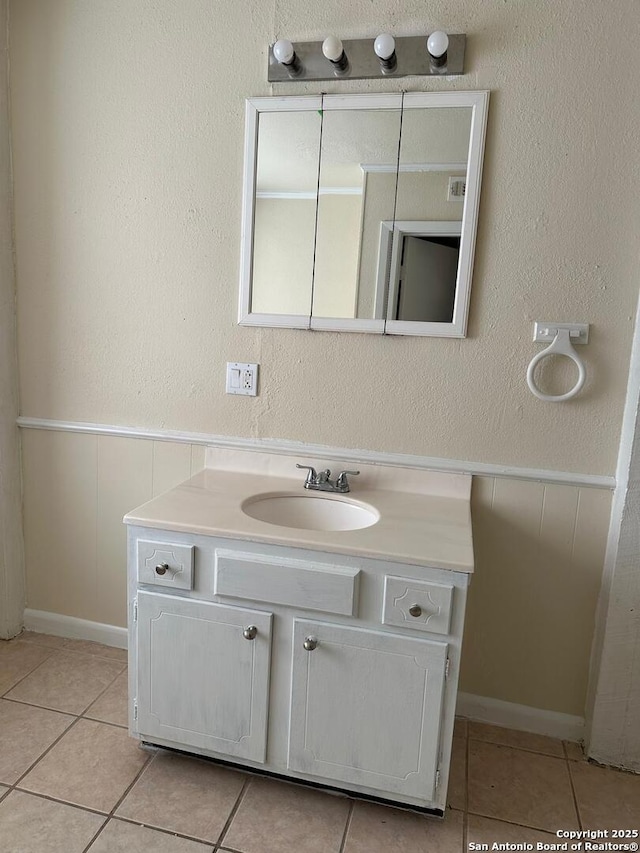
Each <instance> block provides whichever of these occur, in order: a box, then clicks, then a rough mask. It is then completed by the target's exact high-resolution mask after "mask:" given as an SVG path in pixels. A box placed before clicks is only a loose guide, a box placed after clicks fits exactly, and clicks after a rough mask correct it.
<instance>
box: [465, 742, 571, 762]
mask: <svg viewBox="0 0 640 853" xmlns="http://www.w3.org/2000/svg"><path fill="white" fill-rule="evenodd" d="M468 740H472V741H473V742H474V743H488V744H491V746H502V747H504V748H505V749H517V750H518V751H519V752H528V753H529V754H530V755H542V756H543V757H544V758H559V759H560V761H566V760H567V757H566V755H565V752H564V746H563V751H562V755H553V754H552V753H550V752H539V751H538V750H537V749H529V748H528V747H526V746H513V744H510V743H498V742H497V741H494V740H482V739H481V738H477V737H469V738H468ZM560 743H561V744H562V741H560Z"/></svg>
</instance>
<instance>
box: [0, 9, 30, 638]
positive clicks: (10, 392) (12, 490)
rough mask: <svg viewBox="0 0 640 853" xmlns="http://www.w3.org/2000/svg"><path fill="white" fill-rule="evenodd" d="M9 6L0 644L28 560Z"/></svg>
mask: <svg viewBox="0 0 640 853" xmlns="http://www.w3.org/2000/svg"><path fill="white" fill-rule="evenodd" d="M6 34H7V4H6V2H5V0H0V638H2V639H7V638H8V637H13V636H15V635H16V634H17V633H19V631H20V630H21V628H22V610H23V607H24V557H23V545H22V513H21V507H20V497H21V494H20V455H19V441H18V429H17V427H16V417H17V414H18V385H17V373H16V297H15V279H14V269H13V245H12V240H13V235H12V224H11V159H10V153H9V111H8V97H7V95H8V89H7V43H6Z"/></svg>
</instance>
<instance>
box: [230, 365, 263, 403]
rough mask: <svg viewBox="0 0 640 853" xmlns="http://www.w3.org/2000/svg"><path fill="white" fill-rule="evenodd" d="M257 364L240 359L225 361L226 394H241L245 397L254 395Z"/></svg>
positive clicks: (255, 391)
mask: <svg viewBox="0 0 640 853" xmlns="http://www.w3.org/2000/svg"><path fill="white" fill-rule="evenodd" d="M258 367H259V365H257V364H246V363H244V362H240V361H228V362H227V394H242V395H243V396H245V397H256V396H257V394H258Z"/></svg>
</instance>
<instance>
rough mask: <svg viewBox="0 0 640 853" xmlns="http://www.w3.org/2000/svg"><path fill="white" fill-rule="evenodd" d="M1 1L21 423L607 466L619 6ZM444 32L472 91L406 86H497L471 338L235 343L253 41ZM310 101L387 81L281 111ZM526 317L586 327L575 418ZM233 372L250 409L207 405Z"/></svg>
mask: <svg viewBox="0 0 640 853" xmlns="http://www.w3.org/2000/svg"><path fill="white" fill-rule="evenodd" d="M10 8H11V16H12V31H11V50H12V110H13V145H14V154H15V193H16V205H15V215H16V239H17V274H18V289H19V344H20V382H21V391H22V412H23V414H25V415H29V416H34V417H45V418H59V419H65V420H80V421H95V422H103V423H122V424H133V425H140V426H146V427H168V428H174V429H183V430H197V431H206V432H211V433H217V434H229V435H243V436H256V437H272V436H273V437H280V438H289V439H297V440H306V441H311V442H318V443H326V444H332V445H343V446H347V447H362V448H372V449H379V450H389V451H400V452H407V453H418V454H424V455H428V456H439V457H450V458H458V459H469V460H478V461H492V462H499V463H505V464H517V465H524V466H532V467H541V468H551V469H561V470H569V471H586V472H591V473H598V474H611V473H613V471H614V467H615V458H616V451H617V444H618V433H619V426H620V419H621V413H622V406H623V402H624V391H625V380H626V372H627V365H628V358H629V348H630V340H631V334H632V325H633V323H632V318H633V315H634V306H635V302H636V291H637V260H638V258H637V248H636V239H637V234H638V232H639V231H640V208H639V206H638V203H637V198H638V195H639V190H640V186H639V184H640V180H639V169H640V162H639V161H638V157H637V152H636V141H637V139H638V138H639V136H640V119H639V114H638V110H637V105H636V98H637V93H636V91H635V88H634V87H633V86H631V85H630V83H629V81H631V80H637V79H638V77H639V76H640V52H639V51H638V50H637V40H636V38H635V33H636V32H637V30H638V25H639V24H640V5H639V4H638V3H637V2H635V0H620V2H618V3H615V4H597V3H593V2H591V0H560V2H558V0H540V2H537V3H527V2H524V1H523V0H520V2H512V3H509V4H506V3H504V2H503V0H486V2H483V3H477V2H472V0H447V2H446V3H445V2H444V0H434V2H433V3H432V4H430V5H429V7H428V8H425V7H424V4H422V3H418V2H417V0H406V2H403V3H402V5H401V6H399V5H398V4H397V3H395V2H391V0H381V2H380V3H378V4H376V5H375V6H373V7H372V6H371V4H369V3H368V2H365V0H354V2H353V3H350V4H348V5H346V6H345V4H344V3H342V2H338V0H327V2H326V3H323V4H321V5H318V4H301V3H298V2H293V0H275V2H274V3H273V4H266V5H263V4H258V3H254V2H251V3H248V2H246V0H239V2H238V3H236V4H228V3H223V2H221V0H180V2H179V1H178V0H154V2H150V0H136V2H131V0H89V1H88V2H87V0H56V2H55V3H52V2H51V0H18V1H16V0H14V2H12V3H11V5H10ZM436 25H437V26H443V27H445V28H446V29H448V30H450V31H461V32H464V31H466V32H467V33H468V35H469V44H468V61H467V64H468V69H469V71H468V74H467V75H466V76H464V77H462V78H458V79H456V80H455V81H447V80H437V81H435V80H422V79H416V80H413V79H409V80H406V81H404V82H403V84H402V85H403V86H406V87H408V88H409V89H445V90H449V89H452V88H458V89H490V90H492V96H491V103H490V110H489V127H488V138H487V149H486V159H485V174H484V181H483V190H482V201H481V209H480V226H479V231H478V250H477V255H476V266H475V275H474V283H473V292H472V298H471V319H470V328H469V337H468V338H467V339H466V340H463V341H456V340H437V339H410V338H409V339H402V338H392V337H387V338H384V339H383V338H381V337H376V336H368V335H350V334H334V333H310V332H306V331H295V330H286V331H283V330H270V329H269V330H262V329H253V328H240V327H238V326H237V325H236V311H237V308H236V304H237V282H238V266H239V248H240V245H239V237H240V205H241V176H242V142H243V112H244V98H245V97H247V96H251V95H265V94H269V93H270V87H269V86H268V84H267V83H266V80H265V76H266V72H265V68H266V50H267V45H268V43H269V41H272V40H273V39H274V38H275V37H276V36H277V35H285V34H288V35H290V36H291V37H292V38H294V39H296V38H302V39H304V38H319V37H321V36H323V35H324V34H326V33H327V32H329V31H330V30H337V31H338V32H340V33H341V34H344V35H345V36H349V37H357V36H374V35H375V34H376V33H377V32H378V31H380V30H384V29H386V28H389V29H391V30H393V31H395V32H396V33H399V34H410V33H417V32H423V31H425V30H428V29H430V28H432V27H434V26H436ZM221 38H222V39H224V40H226V41H227V42H228V43H229V45H230V49H231V51H232V52H235V55H236V57H237V61H233V62H231V63H230V65H229V66H228V67H227V68H225V67H224V63H222V62H221V61H220V59H219V57H218V56H217V54H216V49H215V47H214V45H215V44H216V42H217V41H218V40H219V39H221ZM596 44H597V46H598V49H597V50H596V49H595V45H596ZM611 57H615V64H614V65H612V59H611ZM612 69H621V70H620V71H619V73H618V72H615V73H612ZM320 88H322V89H327V90H330V91H363V90H367V89H369V90H375V89H385V90H397V89H398V88H399V84H397V83H394V82H393V81H384V82H383V83H378V82H376V83H375V84H373V85H368V84H364V83H358V82H354V83H351V84H342V83H333V82H330V83H328V84H324V83H323V84H322V86H321V87H320V86H310V85H307V86H305V84H301V83H296V84H293V85H287V86H285V85H283V84H280V85H279V86H278V87H276V93H277V94H282V93H284V92H286V93H289V94H294V93H301V92H305V91H311V90H313V91H318V90H319V89H320ZM536 319H542V320H553V319H556V320H558V321H570V320H579V321H587V322H590V323H592V324H593V326H592V339H591V342H590V344H589V346H588V347H586V348H585V350H584V357H585V359H586V361H587V366H588V371H589V379H588V383H587V386H586V389H585V391H584V393H583V394H582V395H581V397H580V398H579V399H578V400H576V401H574V402H571V403H568V404H564V405H556V406H554V405H551V404H545V403H542V402H540V401H538V400H537V399H535V398H534V397H533V396H532V395H531V394H530V393H529V391H528V390H527V388H526V385H525V381H524V375H525V371H526V367H527V364H528V362H529V360H530V359H531V357H532V356H533V355H534V354H535V352H537V351H538V348H539V346H538V345H534V344H532V342H531V334H532V323H533V321H534V320H536ZM227 360H229V361H232V360H243V361H244V360H247V361H257V362H260V363H261V368H262V373H261V395H260V396H259V397H258V398H256V399H247V398H237V397H235V398H234V397H228V396H225V394H224V362H226V361H227ZM399 364H400V365H403V366H405V367H406V374H402V373H399V372H398V365H399ZM345 365H349V369H348V370H345V369H344V367H345ZM320 367H321V369H319V368H320ZM403 375H406V376H407V377H411V381H408V380H407V381H403V379H402V376H403ZM416 377H419V379H418V381H417V383H416Z"/></svg>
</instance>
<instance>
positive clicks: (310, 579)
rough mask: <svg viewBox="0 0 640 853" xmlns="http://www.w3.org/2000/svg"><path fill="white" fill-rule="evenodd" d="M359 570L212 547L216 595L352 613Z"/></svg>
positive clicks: (355, 599)
mask: <svg viewBox="0 0 640 853" xmlns="http://www.w3.org/2000/svg"><path fill="white" fill-rule="evenodd" d="M359 574H360V571H359V569H351V568H347V567H345V566H334V565H331V564H330V563H321V562H320V561H318V562H315V561H311V560H295V559H290V558H288V557H267V556H265V555H263V554H248V553H243V552H241V551H225V550H222V549H217V550H216V575H215V586H214V592H215V594H216V595H221V596H229V597H231V598H243V599H249V600H251V601H265V602H268V603H269V604H284V605H287V606H289V607H302V608H304V609H305V610H320V611H322V612H323V613H340V614H342V615H344V616H354V615H355V614H356V607H357V595H358V576H359Z"/></svg>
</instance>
